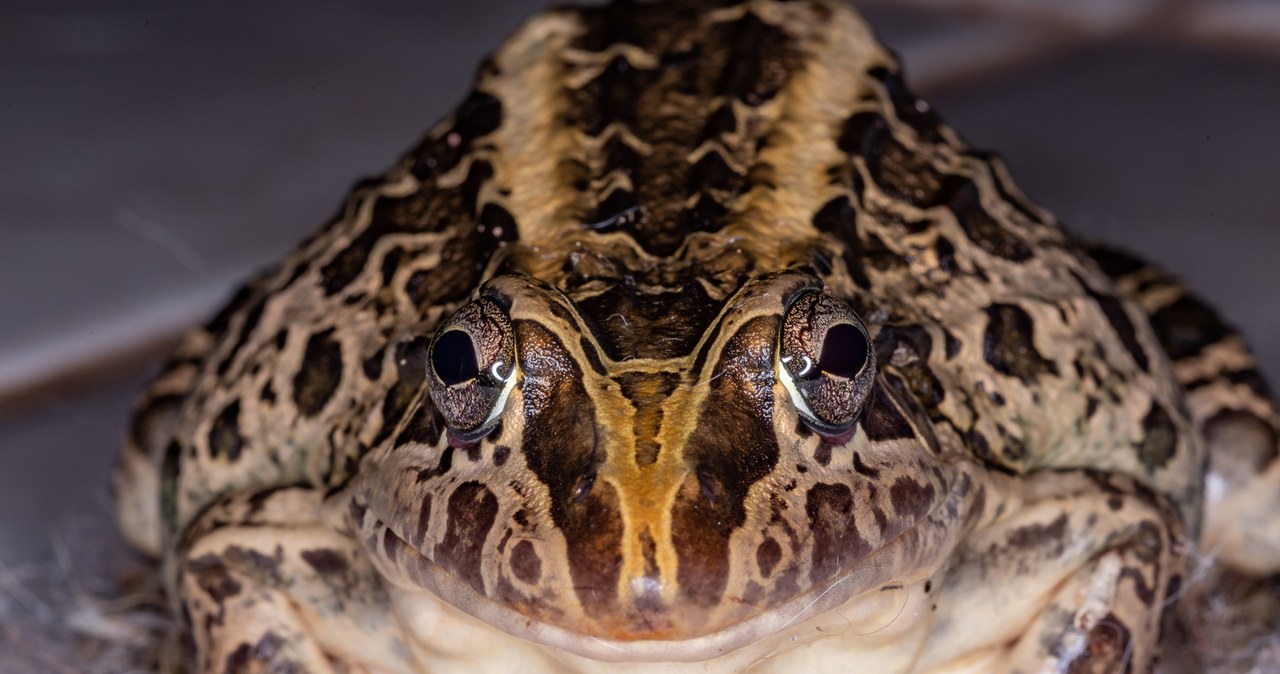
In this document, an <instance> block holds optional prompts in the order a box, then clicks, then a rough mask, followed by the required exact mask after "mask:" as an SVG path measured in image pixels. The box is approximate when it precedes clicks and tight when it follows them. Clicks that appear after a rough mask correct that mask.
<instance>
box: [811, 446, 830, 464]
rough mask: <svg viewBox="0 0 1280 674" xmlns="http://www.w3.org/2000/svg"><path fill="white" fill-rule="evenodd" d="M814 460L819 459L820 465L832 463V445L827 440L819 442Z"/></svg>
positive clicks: (814, 452) (814, 453)
mask: <svg viewBox="0 0 1280 674" xmlns="http://www.w3.org/2000/svg"><path fill="white" fill-rule="evenodd" d="M813 460H814V461H817V462H818V465H819V466H827V465H830V464H831V445H830V444H829V443H826V442H819V443H818V447H817V449H815V450H813Z"/></svg>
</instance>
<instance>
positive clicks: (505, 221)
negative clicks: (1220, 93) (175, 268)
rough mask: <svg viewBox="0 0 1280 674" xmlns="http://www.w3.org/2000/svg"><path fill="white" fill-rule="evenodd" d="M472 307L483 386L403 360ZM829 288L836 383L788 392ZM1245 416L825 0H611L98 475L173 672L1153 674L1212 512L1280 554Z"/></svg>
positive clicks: (1130, 265) (1118, 259)
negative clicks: (151, 589)
mask: <svg viewBox="0 0 1280 674" xmlns="http://www.w3.org/2000/svg"><path fill="white" fill-rule="evenodd" d="M1100 151H1101V150H1100ZM815 293H816V294H817V295H815ZM819 296H820V297H823V298H825V299H823V300H822V302H821V303H820V302H818V301H816V300H815V299H814V298H815V297H819ZM806 297H807V298H808V299H801V298H806ZM468 302H472V303H473V304H467V303H468ZM474 303H479V304H474ZM464 305H465V306H467V307H469V308H468V309H467V310H466V311H464V312H461V313H459V314H458V316H459V318H458V319H455V321H454V323H455V324H457V325H460V326H462V327H463V328H465V329H466V330H468V331H469V332H468V334H469V335H470V339H471V340H472V341H471V344H472V345H473V346H474V348H475V351H476V352H477V361H478V362H477V363H476V365H477V366H478V367H479V368H480V370H481V372H484V373H489V372H491V374H492V379H491V380H486V381H487V382H488V383H489V384H492V386H488V387H487V388H484V387H481V388H472V389H467V390H463V389H461V388H455V387H450V386H446V385H445V383H441V382H440V381H435V380H433V379H432V378H433V377H435V376H436V375H435V370H434V369H433V366H432V358H433V356H432V354H433V353H434V352H432V351H431V347H430V345H431V339H432V336H433V335H434V334H435V333H436V331H437V329H438V328H440V327H441V325H442V324H444V322H445V321H446V319H448V318H449V317H450V316H452V315H454V313H455V312H456V311H458V310H459V308H460V307H463V306H464ZM819 305H820V306H822V307H827V308H824V309H822V310H821V311H818V310H811V307H813V306H819ZM793 306H800V307H805V311H806V312H807V313H806V314H805V315H804V317H802V318H800V319H796V318H792V319H791V320H790V322H789V321H788V316H791V314H790V313H789V312H790V311H791V309H792V307H793ZM849 309H852V312H856V317H854V318H849V317H850V316H854V313H852V312H849ZM824 312H825V313H824ZM471 316H475V317H481V318H469V317H471ZM833 316H834V317H836V318H832V317H833ZM840 321H844V322H846V323H847V324H848V325H854V326H855V327H856V330H855V329H846V330H844V331H843V332H842V333H840V334H842V335H843V336H844V338H846V339H850V340H854V341H855V342H856V340H857V339H859V338H858V337H857V335H862V334H865V335H866V336H868V337H869V338H870V340H871V343H870V344H869V346H868V347H867V349H866V351H867V353H866V354H865V355H864V354H863V353H862V352H861V351H856V352H857V353H858V354H859V357H864V360H865V362H864V365H863V366H862V369H861V370H857V373H858V377H857V378H856V383H855V378H853V369H851V370H850V372H849V375H850V379H849V381H848V382H845V383H841V381H842V380H832V381H834V382H835V383H831V382H825V383H814V381H815V380H806V381H807V382H808V383H802V384H800V383H796V382H795V381H794V377H795V376H797V373H798V372H800V370H797V369H796V368H795V367H794V366H792V365H788V364H786V363H784V362H783V361H782V356H781V355H780V354H781V353H782V352H783V351H784V350H785V351H787V353H792V351H796V352H802V351H803V348H809V349H810V350H811V351H812V354H813V356H814V358H813V359H814V360H819V358H818V356H819V355H820V354H819V351H818V349H819V348H820V347H818V346H813V344H821V343H822V342H821V340H820V339H819V338H818V337H817V336H816V335H820V334H822V331H824V330H827V329H828V327H829V326H830V325H834V324H836V323H838V322H840ZM481 325H483V327H479V326H481ZM784 326H788V327H786V329H785V330H784ZM797 326H798V327H797ZM864 329H865V333H864V332H861V331H862V330H864ZM513 345H514V346H513ZM796 345H801V346H796ZM804 345H809V346H804ZM851 348H852V347H851ZM504 354H512V355H511V356H505V355H504ZM500 357H502V358H507V357H513V358H514V360H515V362H514V364H513V363H508V362H506V361H505V360H503V361H502V362H501V363H498V364H497V365H496V368H497V369H494V370H492V371H490V370H489V369H488V368H490V367H491V366H493V365H494V363H495V362H496V361H495V359H499V358H500ZM787 358H791V356H787ZM788 362H791V361H788ZM855 365H856V363H855ZM845 367H847V366H845ZM788 368H790V369H788ZM854 369H856V368H854ZM486 376H488V375H486ZM837 379H838V378H837ZM433 382H434V383H433ZM508 384H509V385H508ZM504 387H505V388H504ZM824 387H825V388H824ZM814 391H816V393H813V392H814ZM810 395H812V396H814V397H813V398H811V399H805V396H810ZM433 396H434V397H433ZM446 396H454V397H448V398H446ZM797 396H799V397H797ZM841 396H855V397H854V398H847V397H846V398H841ZM842 400H843V401H844V402H842ZM850 400H855V401H856V403H857V407H858V414H857V416H856V418H857V421H856V423H854V424H853V425H852V426H851V427H847V421H848V419H847V415H846V418H843V419H842V421H841V423H842V424H845V425H844V426H840V427H839V428H838V429H837V428H835V427H834V426H833V427H830V428H827V427H821V425H820V424H817V425H815V423H814V419H813V418H812V415H814V414H822V413H823V411H824V410H836V411H841V410H845V408H844V407H842V405H844V406H845V407H847V406H848V405H849V404H851V403H850V402H849V401H850ZM442 401H443V402H445V403H446V404H444V405H443V406H442V405H441V404H440V403H441V402H442ZM802 402H804V403H805V404H803V405H802ZM485 405H491V406H493V407H492V409H490V408H486V407H483V406H485ZM806 410H807V411H806ZM845 411H847V410H845ZM490 412H491V413H490ZM806 414H809V415H810V418H808V419H806V417H805V415H806ZM448 418H455V419H462V418H465V419H466V423H465V427H462V428H453V427H449V424H448V423H447V419H448ZM477 428H479V429H480V430H481V431H485V432H487V434H486V435H484V437H483V438H481V439H479V440H478V441H477V440H476V439H475V438H474V437H472V435H474V433H473V431H474V430H475V429H477ZM811 428H816V429H818V430H820V431H822V432H814V430H811ZM1275 441H1276V422H1275V412H1274V409H1273V407H1272V405H1271V403H1270V401H1269V399H1268V398H1267V396H1266V392H1265V390H1264V387H1263V386H1262V385H1261V383H1260V379H1259V378H1258V377H1257V373H1256V371H1254V369H1253V362H1252V359H1251V357H1250V356H1249V355H1248V352H1247V350H1246V349H1245V348H1244V346H1243V344H1242V343H1241V342H1240V340H1239V338H1238V337H1237V336H1235V335H1234V333H1232V332H1231V331H1230V330H1228V329H1227V328H1225V327H1223V325H1222V324H1221V322H1220V321H1219V320H1218V319H1217V317H1216V316H1215V315H1213V313H1212V312H1211V311H1209V310H1208V309H1207V308H1205V307H1203V305H1202V304H1200V303H1198V302H1197V301H1196V300H1194V299H1193V298H1191V297H1189V296H1187V295H1186V294H1185V292H1184V291H1183V289H1182V288H1181V287H1180V286H1178V285H1177V284H1176V283H1175V282H1173V281H1172V280H1170V279H1168V278H1167V277H1166V276H1164V275H1162V274H1160V273H1159V272H1157V271H1155V270H1152V269H1150V268H1149V267H1147V266H1145V265H1143V264H1142V263H1140V262H1138V261H1136V260H1132V259H1130V258H1128V257H1126V256H1123V255H1120V254H1117V253H1114V252H1111V251H1107V250H1104V249H1086V248H1084V247H1083V246H1082V245H1081V244H1080V243H1078V242H1076V241H1074V240H1073V239H1071V238H1070V237H1069V236H1068V235H1067V234H1065V233H1064V232H1063V230H1062V229H1060V228H1059V227H1058V226H1057V224H1056V223H1055V222H1054V221H1053V219H1052V218H1051V216H1049V215H1048V214H1047V213H1045V212H1044V211H1042V210H1041V209H1039V208H1038V207H1036V206H1035V205H1033V204H1031V203H1029V202H1028V201H1027V200H1026V199H1025V198H1024V197H1023V196H1022V195H1021V194H1020V193H1019V192H1018V190H1017V188H1016V187H1014V185H1013V184H1012V183H1011V182H1010V180H1009V177H1008V175H1007V174H1006V172H1005V169H1004V167H1003V166H1002V165H1001V164H1000V163H999V162H998V161H997V160H995V159H994V158H992V157H991V156H990V155H987V154H984V153H980V152H976V151H974V150H972V149H970V148H969V147H967V146H966V145H965V144H964V143H963V142H962V141H961V140H960V139H959V138H958V137H957V136H956V134H955V133H954V132H953V131H952V130H951V129H949V128H948V127H946V126H945V125H943V124H942V123H941V122H940V121H939V120H938V118H937V117H936V116H935V114H934V113H933V112H932V110H931V109H930V108H929V107H928V105H927V104H925V103H923V102H922V101H919V100H917V99H915V98H914V97H912V96H911V94H910V93H909V92H908V91H907V90H906V89H905V88H904V85H903V83H902V78H901V74H900V69H899V66H898V64H897V62H896V61H895V60H894V59H893V58H892V56H891V55H890V54H889V53H888V52H886V51H885V50H884V49H883V48H882V47H880V46H879V44H878V43H877V42H876V41H875V40H874V39H873V37H872V36H871V35H870V33H869V31H868V29H867V28H866V26H865V25H864V24H863V23H862V22H861V20H860V19H859V18H858V17H857V16H856V15H855V14H854V13H853V12H852V11H851V10H850V9H849V8H847V7H845V6H843V5H840V4H837V3H832V2H767V1H754V2H748V3H745V4H740V5H735V4H733V3H724V4H723V6H721V5H720V4H718V3H686V2H667V3H660V4H653V5H641V6H635V5H630V4H616V5H610V6H607V7H601V8H590V9H562V10H555V11H552V12H549V13H547V14H544V15H542V16H539V17H537V18H535V19H533V20H531V21H530V22H528V23H527V24H526V25H525V26H524V27H523V28H521V29H520V30H519V31H518V32H517V33H516V34H515V35H514V36H513V37H512V38H511V39H510V40H509V41H508V42H507V43H506V45H505V46H503V47H502V48H501V49H500V50H499V51H498V52H496V54H495V55H494V56H493V57H492V58H491V59H490V60H488V61H486V63H485V64H483V65H482V67H481V69H480V72H479V75H478V77H477V81H476V85H475V90H474V91H473V92H472V94H471V95H470V96H469V97H468V98H467V99H466V100H465V101H464V102H463V103H462V104H461V106H459V108H458V110H457V112H456V113H455V114H454V115H453V116H452V118H451V119H449V120H448V121H446V122H445V123H443V124H442V125H441V126H440V127H438V128H437V129H436V130H435V131H433V132H432V133H431V134H429V135H428V136H427V138H426V139H425V140H424V141H423V142H422V143H421V144H420V145H419V146H418V147H417V148H415V149H414V150H412V151H411V152H410V153H409V154H407V155H406V156H405V157H404V158H403V159H402V160H401V161H400V162H399V163H398V164H397V165H396V166H395V167H394V168H392V169H391V170H390V171H389V172H388V173H387V174H386V175H385V176H383V177H380V178H378V179H374V180H370V181H367V182H365V183H362V184H361V185H358V186H357V187H356V188H355V190H354V191H353V192H352V194H351V195H350V197H349V198H348V200H347V202H346V203H345V205H344V206H343V207H342V209H341V210H340V212H339V213H338V215H337V217H335V218H334V220H333V221H332V222H330V223H329V224H328V225H327V226H326V227H325V228H323V229H322V230H321V231H320V232H319V233H317V234H316V235H315V236H314V237H312V238H311V239H309V240H308V241H306V242H304V243H303V244H302V245H301V246H300V248H299V249H298V250H297V252H295V253H294V254H293V255H291V256H290V257H288V258H287V259H286V260H284V261H283V262H282V263H281V264H280V265H279V266H278V267H277V268H275V269H273V270H271V271H269V272H267V273H266V274H264V275H262V276H261V277H260V278H258V279H257V280H255V281H253V282H252V283H250V284H249V285H247V286H246V287H245V288H244V289H242V290H241V291H240V292H239V293H237V295H236V296H235V298H234V299H233V300H232V302H231V303H230V305H228V306H227V307H226V308H225V309H224V310H223V311H222V312H221V313H220V314H219V315H218V316H217V317H215V318H214V319H213V320H212V321H211V322H210V323H209V324H208V325H206V326H204V327H203V328H201V329H199V330H196V331H193V332H192V333H191V334H190V335H188V337H187V338H186V339H185V341H184V342H183V343H182V345H181V346H180V347H179V348H178V350H177V352H176V353H175V355H174V356H173V358H172V360H171V362H170V363H169V365H168V367H167V368H166V370H165V371H164V373H163V374H161V375H160V376H159V377H158V378H157V379H156V381H155V382H154V384H153V385H152V387H151V388H150V390H149V391H148V392H147V394H146V395H145V396H144V398H143V400H142V401H141V402H140V404H139V408H138V412H137V415H136V418H135V424H134V428H133V432H132V433H131V435H130V439H129V442H128V443H127V444H126V447H125V450H124V452H123V454H122V458H121V462H120V469H119V472H118V475H117V479H116V487H117V494H118V504H119V511H120V519H121V522H122V526H123V528H124V530H125V531H126V533H127V534H128V535H129V536H130V537H131V538H132V539H133V540H134V541H135V542H136V543H137V544H138V545H139V546H140V547H142V548H143V549H145V550H148V551H150V552H153V553H156V554H159V555H161V556H162V557H163V559H164V560H165V568H166V574H167V582H168V587H169V590H170V592H171V593H172V595H173V598H174V601H175V604H176V608H177V610H179V611H180V613H181V614H182V615H183V616H184V617H185V618H186V629H187V630H188V631H189V636H190V639H189V640H188V643H189V650H190V652H189V653H188V656H189V658H190V659H191V662H192V663H193V664H194V666H195V668H196V670H197V671H206V672H224V671H225V672H241V671H243V672H256V671H313V672H344V671H395V672H427V671H429V672H440V671H495V672H498V671H512V670H513V669H514V668H518V669H520V670H522V671H548V672H550V671H594V670H596V669H598V668H599V667H600V665H599V661H601V660H607V661H616V662H617V663H618V664H616V665H615V666H616V667H618V668H620V669H622V670H625V671H684V670H685V669H688V670H690V671H699V672H705V671H742V670H746V669H751V670H752V671H759V672H769V671H795V670H796V668H803V670H804V671H846V670H847V669H848V668H849V667H850V666H854V665H856V666H857V667H860V668H864V669H866V670H867V671H896V672H1032V671H1045V670H1046V669H1048V670H1049V671H1070V672H1085V671H1097V672H1106V671H1134V672H1142V671H1147V670H1148V669H1149V668H1150V667H1151V665H1152V663H1153V662H1154V659H1155V658H1156V656H1157V653H1158V648H1157V645H1158V638H1159V631H1160V621H1161V615H1162V611H1163V609H1164V607H1165V606H1166V604H1167V603H1168V602H1169V601H1170V600H1172V599H1174V598H1175V597H1176V591H1177V590H1176V588H1177V586H1178V583H1179V581H1180V577H1181V576H1182V574H1183V570H1184V562H1185V557H1184V556H1185V554H1186V552H1187V550H1189V549H1190V548H1191V547H1192V545H1193V542H1194V541H1195V540H1196V538H1197V536H1198V532H1199V530H1200V527H1201V525H1202V522H1203V521H1204V519H1205V518H1206V517H1207V518H1208V521H1210V522H1212V523H1213V524H1214V531H1213V535H1212V539H1211V542H1212V543H1213V544H1214V545H1215V546H1216V549H1219V550H1221V551H1222V553H1223V554H1224V556H1225V557H1226V558H1227V560H1228V561H1231V562H1232V563H1235V564H1237V565H1238V566H1240V567H1242V568H1244V569H1246V570H1248V571H1252V572H1258V573H1265V572H1269V571H1272V570H1274V569H1275V568H1276V567H1277V565H1278V564H1277V562H1280V554H1277V550H1278V549H1280V545H1277V541H1278V540H1280V532H1277V531H1276V527H1275V525H1274V524H1273V523H1271V522H1269V521H1266V519H1265V517H1264V516H1263V515H1262V514H1261V512H1262V511H1259V510H1257V508H1258V507H1263V508H1266V507H1269V505H1268V504H1270V503H1271V502H1272V501H1274V499H1275V498H1276V497H1275V496H1274V494H1276V493H1277V490H1276V489H1275V484H1276V482H1277V481H1278V480H1280V468H1277V467H1276V465H1275V462H1274V461H1273V459H1274V456H1275V444H1276V442H1275ZM1210 453H1211V454H1212V460H1211V461H1210V460H1209V459H1210V457H1209V454H1210ZM1207 464H1208V465H1209V466H1210V468H1209V470H1210V475H1211V479H1213V480H1218V481H1219V483H1221V484H1223V485H1225V486H1226V487H1228V489H1226V490H1224V491H1223V492H1222V493H1224V494H1232V495H1233V496H1231V497H1230V498H1228V499H1219V500H1214V501H1212V502H1210V503H1209V504H1208V505H1207V506H1206V503H1205V501H1204V480H1205V476H1206V465H1207ZM1206 508H1207V509H1206ZM1206 513H1207V514H1206ZM1224 513H1226V514H1224ZM1238 521H1248V522H1249V523H1250V527H1241V526H1238ZM290 667H292V668H293V669H289V668H290ZM273 668H274V669H273Z"/></svg>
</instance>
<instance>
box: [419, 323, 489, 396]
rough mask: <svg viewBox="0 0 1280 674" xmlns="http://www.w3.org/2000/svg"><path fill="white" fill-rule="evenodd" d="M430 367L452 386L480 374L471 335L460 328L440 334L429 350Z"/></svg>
mask: <svg viewBox="0 0 1280 674" xmlns="http://www.w3.org/2000/svg"><path fill="white" fill-rule="evenodd" d="M431 367H432V368H434V369H435V371H436V376H437V377H440V381H443V382H444V383H445V385H446V386H453V385H454V384H457V383H460V382H464V381H466V380H468V379H471V378H473V377H475V376H476V375H478V374H480V365H479V364H478V363H476V348H475V345H474V344H472V343H471V336H470V335H468V334H467V333H465V332H463V331H462V330H450V331H449V332H446V333H444V334H443V335H440V337H439V339H437V340H436V345H435V348H433V349H432V350H431Z"/></svg>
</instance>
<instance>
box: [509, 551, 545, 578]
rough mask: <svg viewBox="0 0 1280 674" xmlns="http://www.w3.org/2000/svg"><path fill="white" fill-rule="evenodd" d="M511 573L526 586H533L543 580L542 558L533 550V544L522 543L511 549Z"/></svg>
mask: <svg viewBox="0 0 1280 674" xmlns="http://www.w3.org/2000/svg"><path fill="white" fill-rule="evenodd" d="M511 572H512V573H514V574H515V576H516V578H519V579H520V581H521V582H523V583H525V584H526V585H533V584H535V583H537V582H538V579H540V578H542V558H541V557H539V556H538V552H537V551H536V550H534V549H533V543H530V542H529V541H520V542H519V543H516V544H515V547H513V548H511Z"/></svg>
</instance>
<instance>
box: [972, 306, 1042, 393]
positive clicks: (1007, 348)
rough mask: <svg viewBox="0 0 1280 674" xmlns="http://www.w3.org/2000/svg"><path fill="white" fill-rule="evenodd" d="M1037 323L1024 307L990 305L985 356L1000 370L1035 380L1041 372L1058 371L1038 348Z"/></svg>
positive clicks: (985, 338)
mask: <svg viewBox="0 0 1280 674" xmlns="http://www.w3.org/2000/svg"><path fill="white" fill-rule="evenodd" d="M1034 336H1035V323H1034V322H1033V321H1032V320H1031V315H1030V314H1028V313H1027V312H1026V310H1024V309H1023V308H1022V307H1019V306H1017V305H1013V304H993V305H991V306H989V307H987V330H986V332H985V333H984V334H983V338H982V357H983V359H984V360H986V361H987V363H988V364H990V365H991V367H993V368H995V369H996V371H997V372H1001V373H1004V374H1007V375H1010V376H1012V377H1017V378H1018V379H1021V380H1022V381H1024V382H1031V381H1033V380H1034V379H1035V378H1036V377H1038V376H1040V375H1041V374H1046V373H1047V374H1052V375H1056V374H1058V368H1057V366H1056V365H1054V363H1053V362H1052V361H1049V360H1046V359H1045V358H1044V357H1043V356H1041V355H1040V352H1039V351H1038V350H1036V346H1035V340H1034Z"/></svg>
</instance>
